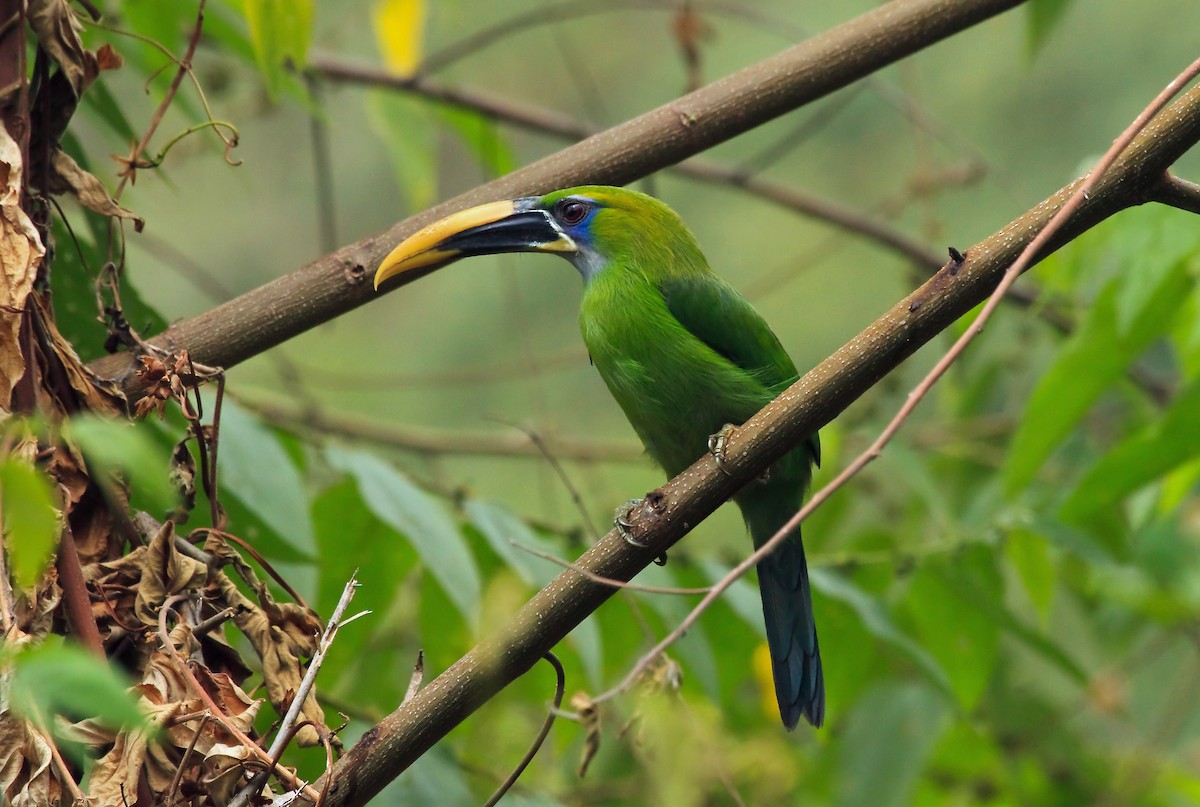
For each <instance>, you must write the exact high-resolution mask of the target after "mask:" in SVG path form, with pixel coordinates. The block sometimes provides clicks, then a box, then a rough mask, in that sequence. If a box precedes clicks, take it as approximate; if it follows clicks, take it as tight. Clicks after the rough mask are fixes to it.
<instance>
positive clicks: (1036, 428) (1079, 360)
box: [1003, 261, 1192, 495]
mask: <svg viewBox="0 0 1200 807" xmlns="http://www.w3.org/2000/svg"><path fill="white" fill-rule="evenodd" d="M1122 278H1123V276H1122V275H1118V276H1117V277H1115V278H1114V279H1113V280H1112V281H1110V282H1109V283H1108V284H1107V285H1106V286H1105V287H1104V289H1103V290H1102V291H1101V292H1100V295H1099V296H1098V297H1097V299H1096V302H1095V303H1094V304H1093V306H1092V307H1091V310H1090V312H1089V314H1088V317H1087V319H1085V320H1084V321H1083V323H1081V325H1080V327H1079V328H1078V329H1077V330H1076V331H1075V333H1074V334H1072V335H1071V337H1070V338H1069V339H1068V340H1067V342H1066V344H1064V346H1063V349H1062V351H1061V352H1060V353H1059V356H1058V358H1057V360H1056V361H1055V363H1054V364H1053V366H1051V367H1050V369H1049V370H1048V371H1047V372H1046V373H1045V374H1044V375H1043V376H1042V379H1041V381H1040V382H1039V383H1038V385H1037V388H1036V389H1035V390H1034V392H1033V395H1032V396H1031V398H1030V401H1029V406H1028V408H1027V409H1026V412H1025V415H1024V417H1023V418H1022V419H1021V424H1020V426H1019V427H1018V429H1017V433H1016V435H1015V436H1014V438H1013V442H1012V447H1011V449H1010V450H1009V453H1008V456H1007V457H1006V459H1005V464H1004V469H1003V475H1004V480H1005V489H1006V491H1007V492H1008V493H1009V494H1010V495H1012V494H1015V493H1016V492H1017V491H1019V490H1021V489H1022V488H1024V487H1026V486H1027V485H1028V484H1029V483H1030V482H1031V481H1032V480H1033V478H1034V475H1035V474H1036V473H1037V471H1038V469H1039V468H1040V467H1041V466H1042V463H1043V462H1045V460H1046V458H1047V457H1048V456H1049V455H1050V452H1051V451H1053V450H1054V449H1055V448H1056V447H1057V446H1058V445H1059V444H1060V443H1061V442H1062V441H1063V440H1064V439H1065V438H1066V437H1067V435H1068V434H1069V433H1070V432H1071V430H1072V429H1073V428H1074V427H1075V425H1076V424H1077V423H1078V422H1079V420H1080V419H1081V418H1082V417H1083V416H1084V414H1085V413H1086V412H1087V410H1088V408H1089V407H1090V406H1091V405H1092V404H1093V403H1094V402H1095V401H1096V399H1097V398H1098V397H1099V396H1100V394H1101V393H1102V392H1104V390H1106V389H1107V388H1108V387H1109V386H1111V385H1112V384H1113V383H1114V382H1116V381H1117V380H1118V379H1120V378H1121V376H1122V375H1123V374H1124V372H1125V368H1126V367H1128V366H1129V364H1130V362H1132V361H1133V360H1134V359H1135V358H1137V356H1138V355H1140V354H1141V353H1142V351H1144V350H1145V349H1146V347H1147V346H1148V345H1149V344H1150V342H1151V341H1153V340H1154V339H1155V338H1156V337H1158V336H1160V335H1161V334H1162V333H1164V332H1165V331H1166V330H1167V329H1168V328H1170V326H1171V322H1172V319H1173V317H1174V314H1175V313H1176V312H1177V311H1178V310H1179V307H1180V306H1181V305H1182V303H1183V301H1184V300H1186V299H1187V293H1188V291H1189V290H1190V288H1191V286H1192V280H1191V278H1190V277H1189V275H1188V273H1187V271H1186V265H1185V263H1183V262H1181V261H1176V262H1174V263H1172V264H1171V267H1170V271H1169V272H1165V273H1163V275H1162V277H1161V278H1160V281H1159V283H1158V284H1157V285H1156V286H1155V288H1154V290H1153V293H1151V294H1148V295H1143V297H1144V299H1145V303H1144V304H1143V306H1142V308H1141V310H1140V311H1138V312H1137V315H1136V316H1134V317H1132V318H1131V321H1130V322H1129V323H1128V326H1127V327H1120V323H1119V314H1118V305H1119V300H1120V298H1121V295H1122V294H1123V293H1124V291H1125V290H1126V284H1125V283H1124V282H1123V280H1122Z"/></svg>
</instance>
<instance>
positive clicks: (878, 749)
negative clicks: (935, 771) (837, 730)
mask: <svg viewBox="0 0 1200 807" xmlns="http://www.w3.org/2000/svg"><path fill="white" fill-rule="evenodd" d="M948 718H949V714H948V711H947V707H946V702H945V700H944V699H943V698H942V697H941V696H940V695H939V694H938V693H937V692H936V691H934V690H932V689H930V688H929V687H928V686H925V685H924V684H920V683H899V682H887V683H884V684H880V685H879V686H877V687H875V688H874V689H873V690H871V691H870V692H868V693H867V694H866V695H865V696H864V697H863V698H861V699H860V700H859V701H858V702H857V704H856V705H855V707H854V711H852V712H851V713H850V715H849V716H848V718H847V719H846V727H845V732H844V733H843V734H842V736H841V737H840V741H839V743H838V746H839V753H838V777H837V793H836V799H835V800H834V803H835V804H837V805H844V807H861V805H871V807H900V806H901V805H905V804H909V803H910V802H909V800H910V797H911V795H912V789H913V786H914V785H915V784H916V780H917V776H918V774H920V773H921V771H923V770H924V769H925V760H926V758H927V757H928V756H929V752H930V751H931V750H932V749H933V747H934V745H935V744H936V743H937V741H938V738H939V737H940V736H941V735H942V732H943V731H945V729H946V726H947V724H948V722H949V720H948Z"/></svg>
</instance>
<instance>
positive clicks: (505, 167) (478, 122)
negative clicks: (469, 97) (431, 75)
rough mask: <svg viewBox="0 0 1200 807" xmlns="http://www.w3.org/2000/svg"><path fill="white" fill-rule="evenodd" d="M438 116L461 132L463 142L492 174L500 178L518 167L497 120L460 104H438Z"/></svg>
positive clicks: (489, 173) (460, 136) (490, 174)
mask: <svg viewBox="0 0 1200 807" xmlns="http://www.w3.org/2000/svg"><path fill="white" fill-rule="evenodd" d="M436 109H437V113H438V115H439V116H440V117H441V118H442V120H444V121H445V122H446V123H448V124H450V126H451V127H452V128H453V129H454V131H456V132H457V133H458V136H459V138H460V139H461V140H462V142H463V145H465V146H466V147H467V148H468V149H470V150H471V153H472V154H474V155H475V159H476V160H478V161H479V164H480V165H481V166H482V167H483V169H484V170H485V171H486V172H487V173H488V175H489V176H493V177H498V176H502V175H504V174H507V173H509V172H510V171H513V170H514V169H516V167H517V157H516V155H515V154H513V151H512V149H511V148H509V146H508V143H507V142H506V141H505V139H504V136H503V133H502V132H501V130H500V127H499V126H497V125H496V121H495V120H493V119H492V118H489V117H488V116H486V115H483V114H480V113H478V112H475V111H474V110H470V109H463V108H461V107H452V106H444V107H437V108H436Z"/></svg>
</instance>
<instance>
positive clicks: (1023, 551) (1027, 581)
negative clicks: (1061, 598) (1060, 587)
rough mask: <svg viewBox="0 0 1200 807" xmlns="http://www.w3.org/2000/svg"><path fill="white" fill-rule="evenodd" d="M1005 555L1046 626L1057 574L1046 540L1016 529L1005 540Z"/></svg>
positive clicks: (1029, 532) (1027, 531) (1028, 531)
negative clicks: (1055, 574)
mask: <svg viewBox="0 0 1200 807" xmlns="http://www.w3.org/2000/svg"><path fill="white" fill-rule="evenodd" d="M1004 551H1005V554H1006V555H1007V556H1008V560H1009V562H1010V563H1011V564H1012V565H1013V568H1015V569H1016V570H1017V575H1018V576H1019V577H1020V578H1021V584H1022V586H1024V588H1025V593H1026V594H1027V595H1028V596H1029V601H1030V602H1032V603H1033V606H1034V607H1035V608H1036V609H1037V611H1038V615H1039V616H1040V617H1041V619H1042V622H1043V624H1044V623H1045V622H1046V620H1047V619H1049V618H1050V606H1051V604H1052V603H1053V601H1054V572H1055V569H1054V561H1053V560H1052V559H1051V557H1050V548H1049V547H1048V546H1047V545H1046V540H1045V539H1044V538H1042V537H1041V536H1040V535H1037V534H1036V533H1033V532H1031V531H1030V530H1025V529H1014V530H1012V531H1010V532H1009V533H1008V534H1006V535H1005V536H1004Z"/></svg>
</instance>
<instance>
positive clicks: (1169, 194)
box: [1154, 174, 1200, 214]
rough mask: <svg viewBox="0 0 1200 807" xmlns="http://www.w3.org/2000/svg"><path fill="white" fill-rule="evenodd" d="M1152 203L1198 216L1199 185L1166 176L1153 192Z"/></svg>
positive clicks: (1169, 175)
mask: <svg viewBox="0 0 1200 807" xmlns="http://www.w3.org/2000/svg"><path fill="white" fill-rule="evenodd" d="M1154 201H1156V202H1161V203H1162V204H1164V205H1170V206H1171V207H1177V208H1179V209H1180V210H1186V211H1187V212H1188V213H1198V214H1200V185H1198V184H1196V183H1195V182H1191V181H1190V180H1186V179H1180V178H1179V177H1177V176H1174V175H1173V174H1167V175H1166V176H1164V177H1163V181H1162V183H1161V184H1159V186H1158V188H1156V189H1155V191H1154Z"/></svg>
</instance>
